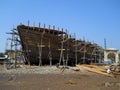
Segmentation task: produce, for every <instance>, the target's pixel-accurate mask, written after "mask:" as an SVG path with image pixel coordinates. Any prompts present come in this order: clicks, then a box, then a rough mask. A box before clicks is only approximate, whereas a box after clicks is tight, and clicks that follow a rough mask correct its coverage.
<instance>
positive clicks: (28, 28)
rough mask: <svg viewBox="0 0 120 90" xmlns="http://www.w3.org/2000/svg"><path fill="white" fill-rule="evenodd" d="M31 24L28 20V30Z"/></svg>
mask: <svg viewBox="0 0 120 90" xmlns="http://www.w3.org/2000/svg"><path fill="white" fill-rule="evenodd" d="M29 24H30V21H29V20H28V30H29Z"/></svg>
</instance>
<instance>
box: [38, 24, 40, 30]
mask: <svg viewBox="0 0 120 90" xmlns="http://www.w3.org/2000/svg"><path fill="white" fill-rule="evenodd" d="M38 28H39V31H40V22H39V25H38Z"/></svg>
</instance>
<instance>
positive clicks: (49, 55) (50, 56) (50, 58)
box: [48, 40, 52, 66]
mask: <svg viewBox="0 0 120 90" xmlns="http://www.w3.org/2000/svg"><path fill="white" fill-rule="evenodd" d="M48 48H49V54H48V57H49V60H50V66H52V55H51V47H50V40H49V45H48Z"/></svg>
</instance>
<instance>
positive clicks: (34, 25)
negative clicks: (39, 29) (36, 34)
mask: <svg viewBox="0 0 120 90" xmlns="http://www.w3.org/2000/svg"><path fill="white" fill-rule="evenodd" d="M34 29H35V22H33V30H34Z"/></svg>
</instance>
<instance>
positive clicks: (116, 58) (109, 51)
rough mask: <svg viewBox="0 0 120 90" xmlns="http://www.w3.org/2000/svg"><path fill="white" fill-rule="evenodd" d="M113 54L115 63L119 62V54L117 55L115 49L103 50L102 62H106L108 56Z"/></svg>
mask: <svg viewBox="0 0 120 90" xmlns="http://www.w3.org/2000/svg"><path fill="white" fill-rule="evenodd" d="M110 53H114V55H115V63H118V62H119V54H118V49H116V48H108V49H105V50H104V61H107V60H108V54H110Z"/></svg>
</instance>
